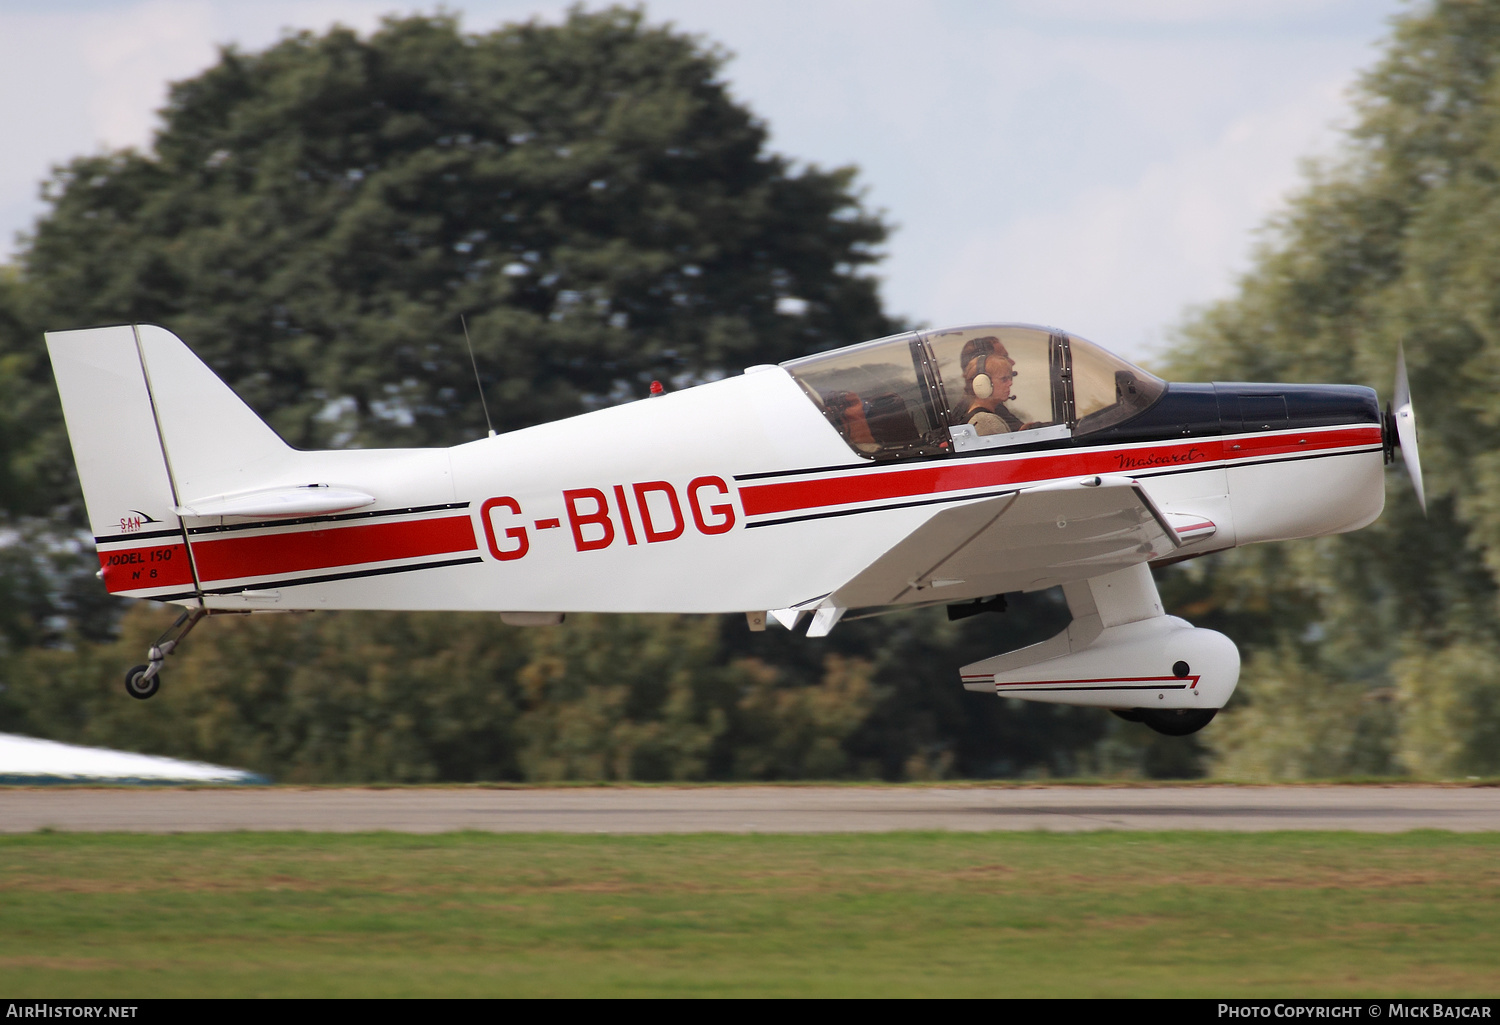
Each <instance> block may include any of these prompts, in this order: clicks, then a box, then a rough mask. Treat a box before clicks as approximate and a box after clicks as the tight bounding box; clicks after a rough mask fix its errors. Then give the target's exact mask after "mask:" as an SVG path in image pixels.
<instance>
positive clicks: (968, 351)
mask: <svg viewBox="0 0 1500 1025" xmlns="http://www.w3.org/2000/svg"><path fill="white" fill-rule="evenodd" d="M958 362H959V365H960V366H961V367H963V371H964V392H965V393H967V394H969V395H972V396H974V398H975V399H977V400H979V401H981V402H985V403H986V404H987V405H995V404H999V403H1001V402H1009V401H1010V398H1011V394H1010V386H1011V381H1012V380H1014V379H1015V376H1016V364H1015V361H1014V360H1012V359H1011V358H1010V353H1008V352H1006V350H1005V346H1004V344H1003V343H1001V341H1000V339H998V338H996V337H995V336H994V335H985V336H984V337H983V338H970V339H969V340H968V341H967V342H965V343H964V347H963V349H962V351H960V353H959V356H958Z"/></svg>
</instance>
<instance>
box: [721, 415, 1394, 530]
mask: <svg viewBox="0 0 1500 1025" xmlns="http://www.w3.org/2000/svg"><path fill="white" fill-rule="evenodd" d="M1379 442H1380V428H1379V427H1375V426H1370V427H1348V428H1342V429H1339V430H1332V431H1289V432H1286V433H1284V434H1275V435H1259V436H1254V438H1253V440H1249V439H1245V438H1230V439H1223V438H1209V439H1202V440H1198V441H1193V442H1183V443H1181V444H1174V445H1157V446H1152V447H1142V448H1128V449H1127V448H1103V449H1094V450H1092V451H1088V452H1076V451H1075V452H1056V451H1052V452H1038V453H1036V454H1034V455H1026V456H1017V457H1014V458H1010V459H995V460H986V461H982V462H981V461H977V460H967V459H966V460H962V461H954V462H946V463H936V464H935V463H925V464H922V465H921V466H917V467H913V468H911V469H892V470H887V471H884V472H874V473H871V472H868V471H866V472H855V473H852V474H848V475H845V476H840V477H820V478H815V479H812V480H790V481H778V482H776V483H773V484H747V485H741V486H740V501H741V502H742V503H743V504H744V508H745V515H746V516H766V515H770V514H773V513H785V512H797V511H801V510H804V509H817V508H823V507H826V506H839V505H855V504H858V503H861V502H880V501H888V500H890V499H894V498H910V497H913V496H916V495H939V494H944V493H946V492H955V491H970V490H978V489H981V488H996V487H1005V486H1007V485H1013V484H1024V483H1029V482H1032V481H1039V480H1052V479H1056V478H1059V477H1084V476H1087V475H1089V474H1101V473H1102V474H1117V473H1124V474H1135V473H1142V472H1148V473H1149V472H1151V471H1153V470H1163V469H1188V468H1191V467H1193V466H1196V465H1202V466H1205V467H1207V466H1210V465H1213V464H1216V463H1220V462H1225V463H1227V464H1229V465H1233V464H1234V462H1235V461H1237V460H1248V459H1252V458H1253V459H1263V458H1265V457H1266V456H1268V455H1278V454H1289V455H1300V454H1306V453H1312V452H1320V451H1327V450H1329V449H1338V448H1349V447H1351V446H1355V445H1371V444H1378V443H1379Z"/></svg>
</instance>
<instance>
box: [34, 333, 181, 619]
mask: <svg viewBox="0 0 1500 1025" xmlns="http://www.w3.org/2000/svg"><path fill="white" fill-rule="evenodd" d="M47 350H48V353H49V354H50V355H51V357H52V372H53V374H54V375H55V377H56V378H57V391H58V395H59V397H60V398H61V399H62V407H63V419H64V420H65V421H66V423H67V426H68V440H69V442H70V443H71V444H72V446H73V461H74V463H75V464H76V465H77V467H78V482H79V484H80V485H81V486H82V487H83V501H84V505H85V506H86V507H87V509H88V515H89V530H90V531H91V532H92V533H93V535H94V538H95V541H96V543H97V544H98V545H99V561H100V563H101V566H102V568H103V571H104V583H105V585H106V586H107V587H108V588H109V590H110V591H111V592H112V593H115V594H128V595H132V596H136V597H143V598H144V597H160V596H166V595H174V596H175V595H177V594H179V593H182V592H187V593H188V594H191V593H192V592H193V591H194V590H195V589H196V588H195V586H194V581H193V573H192V567H191V565H190V562H189V558H188V552H187V546H186V544H185V541H184V537H183V532H182V521H181V520H179V519H178V518H177V514H176V513H175V512H173V509H174V508H175V507H176V506H177V497H176V493H175V492H174V490H173V487H172V476H171V473H170V471H169V469H168V467H167V461H166V456H165V454H164V453H163V451H162V444H161V435H160V433H159V432H158V430H157V426H156V412H155V410H154V408H153V406H152V402H151V390H150V388H149V386H148V385H147V382H146V374H145V371H144V370H143V368H142V366H141V354H140V346H139V344H138V343H137V341H136V332H135V328H133V327H130V326H128V325H127V326H122V327H100V328H90V329H88V330H84V331H54V332H49V333H48V335H47Z"/></svg>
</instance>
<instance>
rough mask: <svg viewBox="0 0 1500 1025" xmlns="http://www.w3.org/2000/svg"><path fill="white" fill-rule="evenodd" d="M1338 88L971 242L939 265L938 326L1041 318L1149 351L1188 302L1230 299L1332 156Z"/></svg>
mask: <svg viewBox="0 0 1500 1025" xmlns="http://www.w3.org/2000/svg"><path fill="white" fill-rule="evenodd" d="M1342 86H1343V83H1342V82H1340V81H1337V80H1324V81H1321V82H1317V83H1315V84H1313V85H1311V86H1310V87H1309V88H1308V89H1307V90H1306V91H1305V92H1304V93H1303V94H1302V95H1299V96H1297V97H1294V98H1292V99H1290V100H1288V101H1286V102H1284V103H1283V104H1281V105H1280V106H1278V107H1274V108H1271V109H1266V110H1259V111H1255V112H1253V113H1250V114H1246V115H1243V116H1241V117H1239V118H1237V119H1235V120H1234V121H1233V122H1231V123H1229V124H1228V125H1226V126H1224V128H1223V130H1222V131H1221V132H1220V133H1219V135H1218V136H1217V137H1216V138H1214V139H1212V140H1211V141H1209V142H1208V143H1207V144H1205V145H1200V146H1194V147H1190V148H1185V149H1183V150H1181V151H1179V152H1176V153H1173V154H1170V155H1168V158H1167V159H1163V160H1161V161H1159V162H1156V163H1153V164H1151V165H1150V166H1149V167H1147V168H1146V169H1145V170H1144V172H1143V173H1141V174H1140V175H1139V176H1138V177H1137V178H1136V179H1135V180H1134V181H1132V182H1130V183H1128V184H1124V185H1105V186H1099V187H1094V188H1086V189H1084V190H1082V191H1080V192H1078V193H1077V194H1076V195H1074V196H1073V197H1072V198H1071V201H1070V202H1068V203H1067V204H1066V205H1064V206H1062V207H1059V208H1055V209H1050V210H1045V211H1040V212H1037V213H1033V214H1026V215H1023V216H1020V217H1018V218H1016V219H1014V220H1012V221H1010V222H1009V223H1007V224H1005V225H1003V226H1001V227H1000V228H999V229H998V230H997V231H995V232H994V233H993V234H992V235H990V236H987V237H977V236H971V237H970V238H969V239H968V240H966V242H965V243H964V245H962V246H961V247H957V248H956V249H954V250H953V252H952V253H951V255H950V256H949V258H947V259H946V260H944V261H943V262H942V263H941V264H940V265H939V266H938V267H937V268H936V274H935V277H937V278H938V279H939V280H940V284H938V285H937V286H936V294H935V297H934V301H933V305H932V309H933V311H934V314H935V319H937V320H939V321H942V322H945V323H946V322H955V323H962V322H967V321H974V320H984V319H994V318H997V317H998V318H1000V319H1005V320H1018V321H1027V322H1033V323H1046V324H1050V325H1052V326H1058V327H1064V328H1067V329H1069V330H1072V331H1075V332H1077V333H1079V334H1082V335H1084V336H1086V337H1089V338H1091V339H1093V340H1094V341H1097V342H1099V343H1101V344H1103V345H1105V346H1106V347H1109V348H1113V349H1116V350H1117V351H1120V352H1122V353H1128V354H1134V355H1146V354H1149V352H1150V351H1151V350H1152V348H1153V347H1154V345H1155V344H1156V343H1157V342H1158V341H1159V340H1160V337H1161V329H1162V328H1163V327H1164V326H1165V325H1166V323H1167V321H1169V320H1173V319H1175V318H1177V317H1178V316H1180V315H1181V313H1182V310H1183V307H1184V306H1186V305H1189V304H1199V303H1203V302H1207V301H1210V300H1212V299H1216V298H1219V297H1221V296H1223V295H1225V294H1227V292H1228V291H1229V290H1230V288H1231V287H1232V285H1233V283H1234V280H1235V278H1236V277H1237V276H1238V275H1239V274H1240V273H1243V272H1244V271H1245V270H1246V269H1248V260H1249V255H1250V252H1251V245H1252V242H1253V239H1254V231H1255V229H1256V228H1257V227H1258V226H1260V225H1261V224H1262V223H1263V222H1264V221H1265V220H1266V218H1267V217H1268V216H1269V215H1270V214H1271V213H1273V212H1274V211H1275V210H1277V209H1278V208H1279V207H1281V206H1282V204H1283V203H1284V201H1285V199H1286V198H1287V196H1288V194H1289V193H1290V192H1292V191H1294V190H1295V189H1296V188H1297V187H1298V186H1299V185H1300V184H1301V182H1302V178H1301V173H1300V166H1301V159H1300V158H1302V157H1306V156H1310V155H1312V154H1315V153H1318V152H1320V151H1321V152H1324V153H1327V152H1329V151H1330V150H1331V148H1332V144H1333V142H1334V140H1335V139H1336V138H1337V135H1336V134H1335V133H1334V132H1332V131H1330V128H1329V125H1330V122H1332V121H1334V120H1335V119H1336V118H1337V117H1338V116H1339V115H1340V114H1341V112H1343V111H1344V110H1345V101H1344V90H1343V88H1342Z"/></svg>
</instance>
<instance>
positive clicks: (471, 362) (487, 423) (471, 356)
mask: <svg viewBox="0 0 1500 1025" xmlns="http://www.w3.org/2000/svg"><path fill="white" fill-rule="evenodd" d="M458 322H459V323H460V324H462V325H463V326H464V344H465V345H467V346H468V347H469V366H471V367H473V368H474V384H475V385H476V386H477V387H478V388H479V404H480V405H481V406H482V407H484V425H485V426H486V427H488V428H489V429H490V434H489V436H490V437H491V438H493V437H494V436H495V425H494V424H492V423H491V422H490V404H489V403H488V402H486V401H484V383H483V382H481V381H480V380H479V364H478V363H477V362H475V361H474V343H473V342H471V341H470V340H469V322H468V321H467V320H465V319H464V315H463V314H462V313H460V314H459V315H458Z"/></svg>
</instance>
